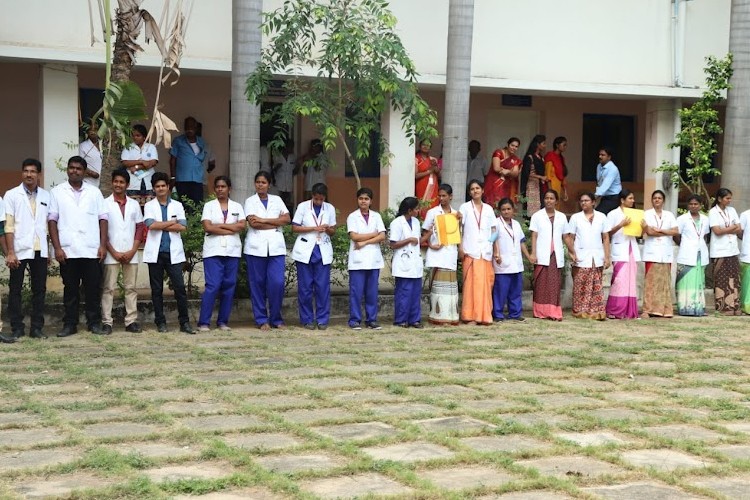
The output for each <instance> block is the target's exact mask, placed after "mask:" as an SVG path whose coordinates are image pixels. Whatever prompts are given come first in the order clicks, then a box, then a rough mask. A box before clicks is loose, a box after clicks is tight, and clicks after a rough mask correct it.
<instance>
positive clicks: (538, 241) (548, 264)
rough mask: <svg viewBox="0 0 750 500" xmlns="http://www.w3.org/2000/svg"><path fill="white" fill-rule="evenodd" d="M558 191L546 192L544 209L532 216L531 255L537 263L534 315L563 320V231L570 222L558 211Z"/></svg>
mask: <svg viewBox="0 0 750 500" xmlns="http://www.w3.org/2000/svg"><path fill="white" fill-rule="evenodd" d="M557 201H558V195H557V191H555V190H554V189H550V190H549V191H547V192H546V193H544V210H539V211H538V212H537V213H535V214H534V215H532V216H531V221H530V222H529V230H530V231H531V258H530V259H529V260H530V261H531V262H532V263H533V264H535V265H534V283H533V285H534V295H533V313H534V317H535V318H540V319H550V320H552V321H562V318H563V316H562V307H561V305H560V291H561V290H562V268H563V267H564V266H565V252H564V250H563V233H565V227H566V225H567V224H568V219H567V217H565V214H564V213H562V212H559V211H557V210H555V207H556V206H557Z"/></svg>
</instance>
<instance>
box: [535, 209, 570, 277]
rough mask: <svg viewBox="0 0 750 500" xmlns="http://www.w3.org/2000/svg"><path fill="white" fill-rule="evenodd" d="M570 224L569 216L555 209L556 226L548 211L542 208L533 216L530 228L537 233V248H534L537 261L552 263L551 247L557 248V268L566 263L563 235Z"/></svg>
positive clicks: (544, 263) (546, 263)
mask: <svg viewBox="0 0 750 500" xmlns="http://www.w3.org/2000/svg"><path fill="white" fill-rule="evenodd" d="M567 225H568V218H567V217H565V214H564V213H562V212H558V211H557V210H555V222H554V226H553V225H552V224H551V223H550V221H549V216H548V215H547V211H546V210H544V209H542V210H539V211H537V212H536V213H535V214H534V215H532V216H531V220H530V221H529V230H530V231H534V232H535V233H536V248H535V249H533V250H534V253H535V254H536V263H537V264H539V265H540V266H549V265H550V262H549V261H550V255H551V252H550V249H551V248H553V247H554V249H555V263H556V264H557V268H558V269H559V268H561V267H563V266H564V265H565V252H564V250H563V239H562V236H563V234H564V233H565V229H566V227H567Z"/></svg>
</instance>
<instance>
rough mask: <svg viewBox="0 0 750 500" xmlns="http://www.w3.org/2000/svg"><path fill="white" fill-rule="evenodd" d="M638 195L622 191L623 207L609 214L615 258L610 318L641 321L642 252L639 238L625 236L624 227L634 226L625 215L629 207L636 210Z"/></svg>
mask: <svg viewBox="0 0 750 500" xmlns="http://www.w3.org/2000/svg"><path fill="white" fill-rule="evenodd" d="M634 205H635V195H634V194H633V193H632V191H630V190H628V189H623V190H622V191H620V206H619V207H618V208H616V209H614V210H612V211H611V212H609V213H608V214H607V224H609V227H610V229H609V239H610V242H611V256H612V266H613V267H612V284H611V285H610V287H609V297H608V298H607V306H606V311H607V318H609V319H636V318H638V317H639V316H638V293H637V290H636V276H637V274H638V262H639V261H640V260H641V252H640V250H639V249H638V242H637V241H636V240H635V236H629V235H627V234H625V231H624V227H625V226H627V225H628V224H630V217H628V216H627V215H625V210H624V209H626V208H633V206H634Z"/></svg>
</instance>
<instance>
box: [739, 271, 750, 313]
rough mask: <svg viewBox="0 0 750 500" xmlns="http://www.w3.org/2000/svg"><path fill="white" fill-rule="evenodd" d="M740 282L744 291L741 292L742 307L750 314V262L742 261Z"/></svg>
mask: <svg viewBox="0 0 750 500" xmlns="http://www.w3.org/2000/svg"><path fill="white" fill-rule="evenodd" d="M740 272H741V274H740V276H741V278H740V282H741V283H742V292H741V293H740V308H741V309H742V312H743V313H745V314H750V263H747V262H741V263H740Z"/></svg>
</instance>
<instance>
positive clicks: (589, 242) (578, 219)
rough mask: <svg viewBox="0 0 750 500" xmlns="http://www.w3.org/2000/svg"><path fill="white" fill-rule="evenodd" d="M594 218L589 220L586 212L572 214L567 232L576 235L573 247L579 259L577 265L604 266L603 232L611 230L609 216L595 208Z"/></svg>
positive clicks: (575, 263)
mask: <svg viewBox="0 0 750 500" xmlns="http://www.w3.org/2000/svg"><path fill="white" fill-rule="evenodd" d="M593 215H594V218H593V220H592V221H591V222H589V220H588V218H587V217H586V214H584V213H583V212H578V213H575V214H573V215H571V216H570V221H568V227H567V229H566V230H565V234H572V235H574V236H575V243H574V244H573V249H574V250H575V252H576V258H577V259H578V260H577V261H575V262H574V263H573V265H574V266H576V267H602V266H603V265H604V244H603V243H602V234H604V233H607V232H609V224H608V223H607V216H606V215H604V214H603V213H601V212H597V211H596V210H594V214H593Z"/></svg>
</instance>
